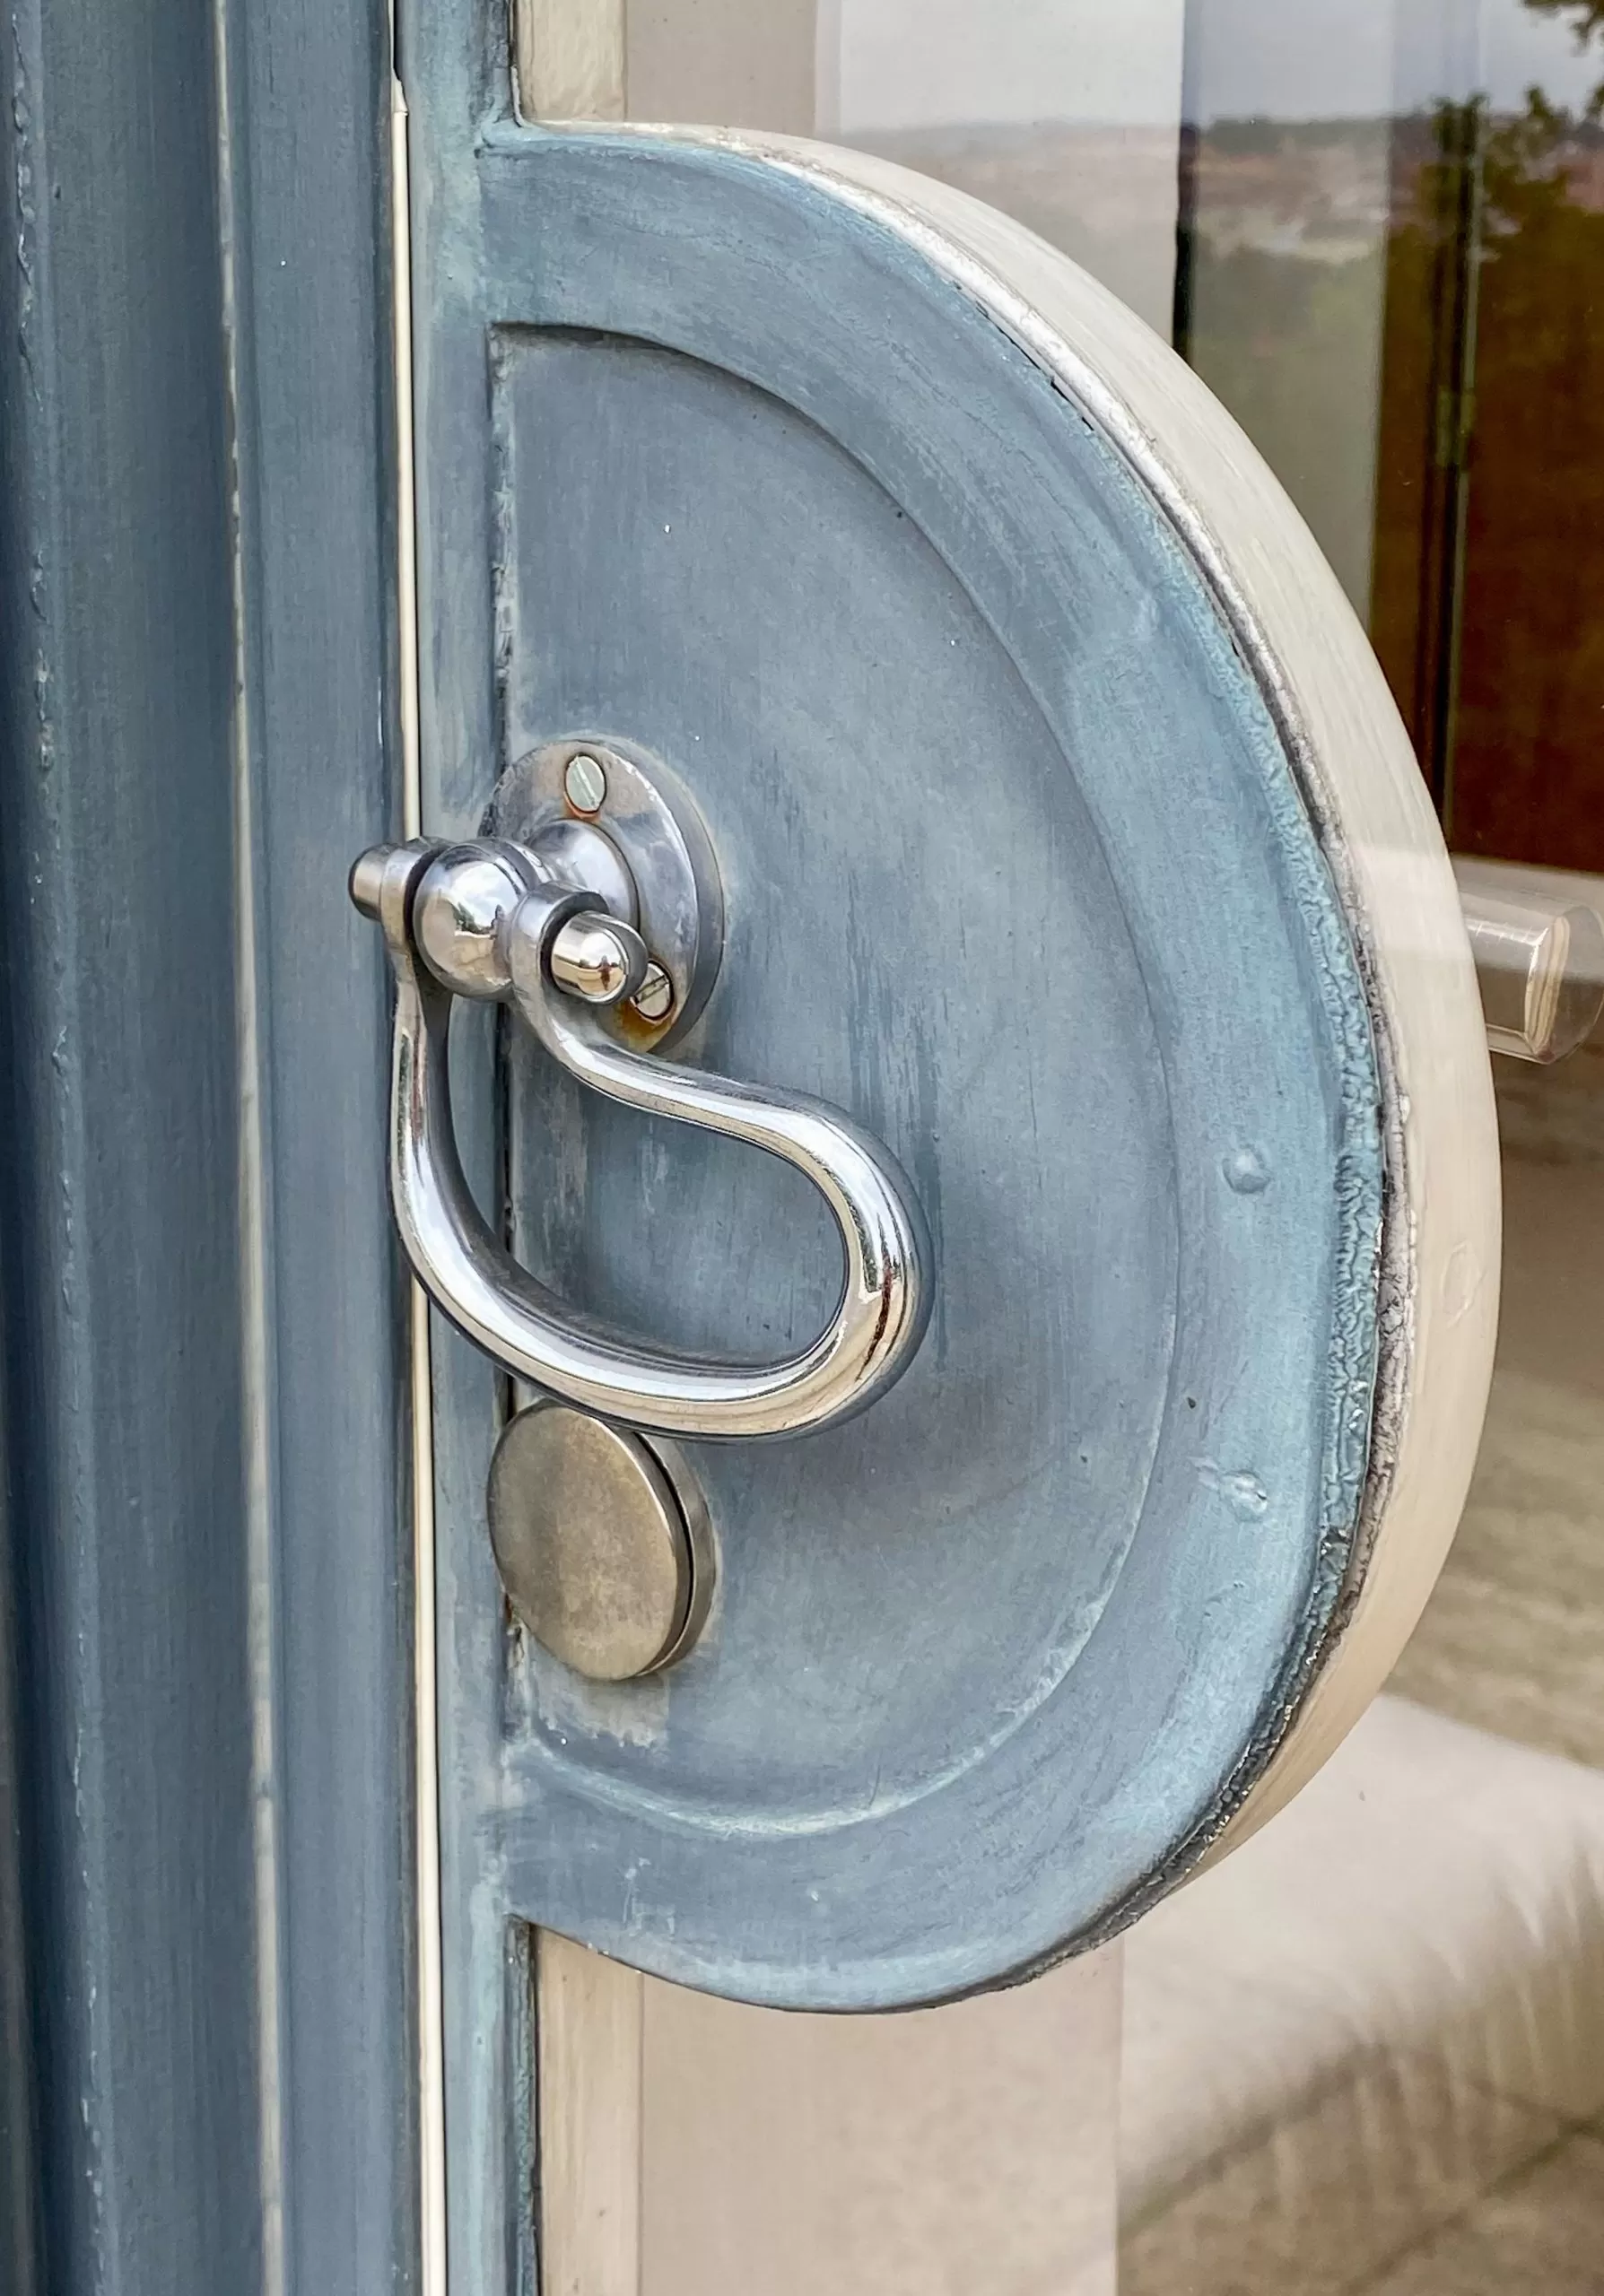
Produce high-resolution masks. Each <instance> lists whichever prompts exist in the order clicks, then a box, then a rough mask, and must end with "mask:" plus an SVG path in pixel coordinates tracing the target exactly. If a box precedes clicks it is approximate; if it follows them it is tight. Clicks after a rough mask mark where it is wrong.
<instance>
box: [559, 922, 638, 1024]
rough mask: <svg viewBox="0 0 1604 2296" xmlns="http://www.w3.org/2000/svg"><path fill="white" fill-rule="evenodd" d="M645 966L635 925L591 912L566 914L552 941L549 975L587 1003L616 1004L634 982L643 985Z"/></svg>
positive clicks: (568, 991) (566, 991)
mask: <svg viewBox="0 0 1604 2296" xmlns="http://www.w3.org/2000/svg"><path fill="white" fill-rule="evenodd" d="M645 967H646V948H645V944H644V943H643V942H642V941H641V935H639V934H638V933H637V932H636V931H635V929H634V927H633V926H630V925H622V924H620V922H619V921H618V919H617V918H615V917H604V916H602V915H600V914H598V913H597V912H596V911H594V910H592V911H588V912H587V913H586V914H585V915H584V916H581V917H571V918H569V920H568V922H567V923H566V924H565V925H563V926H561V927H560V928H559V930H558V933H557V937H556V939H555V940H554V942H553V943H552V953H551V968H552V978H553V979H554V981H555V982H556V984H557V987H559V988H561V989H562V990H563V991H564V993H565V994H566V995H567V996H578V997H580V998H581V999H582V1000H583V1002H584V1003H585V1004H587V1005H618V1004H621V1003H622V1002H623V999H624V998H625V997H626V996H628V995H629V993H630V990H631V988H632V987H633V986H634V984H635V983H636V982H637V981H640V982H641V983H644V981H645V979H646V977H647V976H646V970H645Z"/></svg>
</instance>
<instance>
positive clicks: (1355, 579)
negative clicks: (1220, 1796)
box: [1120, 0, 1604, 2296]
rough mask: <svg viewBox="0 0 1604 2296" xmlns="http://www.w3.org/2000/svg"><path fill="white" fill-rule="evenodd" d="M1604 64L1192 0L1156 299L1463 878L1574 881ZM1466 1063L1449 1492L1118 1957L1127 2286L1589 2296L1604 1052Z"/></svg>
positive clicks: (1511, 36) (1377, 11)
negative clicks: (1280, 488)
mask: <svg viewBox="0 0 1604 2296" xmlns="http://www.w3.org/2000/svg"><path fill="white" fill-rule="evenodd" d="M1601 83H1604V10H1600V8H1599V7H1598V6H1597V5H1596V4H1593V0H1575V4H1570V0H1525V4H1522V0H1487V4H1486V6H1485V7H1484V6H1483V5H1481V4H1479V0H1478V4H1474V5H1466V6H1459V5H1456V4H1453V0H1434V4H1430V5H1426V4H1407V5H1406V4H1397V5H1394V4H1390V0H1364V4H1358V0H1343V4H1340V5H1336V4H1333V5H1330V6H1327V5H1325V4H1324V0H1308V4H1304V5H1301V6H1299V7H1298V8H1296V9H1289V8H1287V7H1286V6H1285V5H1284V4H1278V0H1194V5H1193V8H1192V10H1191V15H1190V22H1189V30H1188V95H1189V107H1188V115H1187V126H1186V130H1185V141H1184V164H1183V170H1182V182H1183V198H1184V212H1183V232H1182V261H1181V283H1180V289H1179V291H1178V298H1177V308H1178V316H1179V318H1180V322H1181V343H1182V347H1183V348H1185V349H1186V350H1187V351H1188V352H1189V354H1190V356H1191V358H1192V359H1193V361H1194V362H1195V363H1196V364H1197V365H1198V367H1199V370H1201V371H1202V372H1203V373H1204V374H1205V375H1206V376H1207V378H1208V379H1209V381H1210V382H1211V383H1212V384H1213V385H1214V387H1216V389H1217V390H1219V391H1220V392H1221V393H1222V395H1223V396H1225V397H1226V398H1227V400H1228V401H1229V403H1230V404H1232V406H1233V407H1234V411H1235V412H1236V413H1237V414H1238V416H1239V418H1240V419H1241V420H1242V422H1244V424H1245V425H1246V427H1247V428H1248V429H1249V430H1250V431H1251V432H1252V433H1253V435H1254V436H1255V438H1256V439H1257V440H1258V442H1259V444H1260V446H1261V447H1262V448H1264V450H1265V451H1266V453H1267V454H1268V456H1269V457H1270V459H1271V460H1272V462H1274V464H1275V465H1276V466H1277V470H1278V471H1279V472H1280V474H1281V476H1282V477H1283V479H1284V480H1285V482H1286V484H1287V485H1288V487H1289V488H1290V490H1291V491H1293V493H1294V495H1295V498H1296V499H1297V500H1299V502H1300V504H1301V506H1302V508H1303V510H1304V512H1305V515H1306V516H1307V517H1309V518H1310V520H1311V523H1312V525H1313V526H1314V527H1315V530H1316V532H1317V533H1318V534H1319V535H1320V536H1321V540H1322V542H1323V543H1324V544H1325V545H1326V548H1327V550H1328V552H1329V554H1330V555H1331V556H1332V558H1333V560H1334V561H1335V563H1336V564H1337V566H1338V570H1339V572H1340V573H1341V575H1342V577H1343V579H1344V581H1345V583H1346V585H1347V589H1348V593H1349V596H1350V597H1352V599H1353V601H1354V603H1355V604H1356V607H1357V608H1358V610H1359V611H1360V613H1362V614H1364V615H1365V616H1366V617H1367V618H1368V621H1369V623H1370V627H1371V631H1372V634H1373V638H1374V639H1375V642H1376V645H1377V648H1378V650H1379V652H1380V653H1381V655H1382V660H1383V663H1384V665H1385V666H1386V668H1387V671H1388V673H1389V675H1390V678H1391V680H1392V683H1393V687H1394V691H1396V693H1397V695H1398V699H1399V704H1400V707H1401V708H1402V709H1403V710H1404V713H1405V716H1406V718H1407V720H1408V724H1409V726H1410V727H1411V730H1412V732H1413V733H1414V735H1415V739H1416V742H1417V749H1418V752H1419V755H1420V759H1421V763H1422V767H1423V770H1425V772H1426V773H1427V775H1428V777H1429V778H1430V779H1431V781H1432V784H1433V787H1434V789H1435V791H1436V794H1437V796H1438V799H1439V803H1440V804H1441V806H1442V809H1443V816H1444V822H1445V826H1446V827H1447V829H1448V831H1449V835H1450V839H1451V842H1452V843H1453V844H1454V845H1455V846H1456V847H1457V848H1460V849H1462V850H1464V851H1467V852H1469V853H1472V854H1475V855H1477V856H1480V857H1487V860H1486V868H1485V870H1480V871H1478V875H1477V880H1476V881H1477V883H1478V884H1481V885H1485V886H1487V887H1490V888H1491V889H1492V890H1493V891H1494V892H1495V893H1497V892H1498V891H1499V890H1500V889H1501V888H1502V889H1503V890H1504V891H1509V890H1510V889H1514V891H1516V892H1517V893H1518V891H1519V890H1520V888H1521V886H1523V885H1534V884H1535V885H1537V886H1539V887H1542V888H1545V889H1547V890H1551V891H1557V892H1560V893H1562V894H1563V895H1564V896H1565V898H1567V899H1570V900H1577V901H1580V902H1582V903H1583V904H1586V905H1588V906H1591V907H1592V908H1593V909H1598V908H1599V906H1600V902H1601V901H1604V879H1601V878H1599V877H1595V876H1590V875H1587V874H1578V873H1585V872H1588V871H1592V870H1597V869H1599V868H1600V865H1601V864H1604V831H1600V803H1599V798H1600V778H1601V777H1600V767H1601V764H1604V750H1601V746H1600V731H1601V730H1604V614H1601V613H1600V604H1599V600H1600V596H1604V584H1601V583H1600V571H1601V570H1600V563H1599V553H1600V550H1604V517H1601V516H1600V511H1601V509H1604V503H1601V501H1600V490H1601V489H1604V370H1601V368H1600V361H1601V360H1604V327H1601V326H1600V313H1601V312H1604V134H1601V133H1600V125H1599V119H1600V109H1604V103H1601V97H1600V91H1601ZM1515 864H1525V865H1529V866H1528V867H1527V868H1525V869H1524V870H1523V871H1522V870H1521V869H1517V868H1516V867H1515V866H1514V865H1515ZM1495 1072H1496V1074H1495V1081H1496V1084H1497V1089H1498V1098H1499V1109H1500V1120H1501V1126H1502V1133H1503V1141H1504V1190H1505V1199H1504V1201H1505V1248H1504V1309H1503V1318H1502V1324H1501V1332H1500V1343H1499V1352H1498V1362H1497V1370H1496V1374H1495V1385H1494V1392H1493V1398H1492V1405H1491V1411H1490V1413H1489V1418H1488V1422H1487V1427H1486V1436H1485V1439H1484V1442H1483V1447H1482V1453H1481V1458H1480V1462H1479V1465H1478V1473H1477V1477H1476V1481H1475V1483H1474V1486H1473V1489H1472V1492H1471V1496H1470V1500H1469V1506H1468V1509H1467V1511H1466V1515H1465V1518H1464V1522H1463V1525H1462V1527H1461V1530H1460V1536H1459V1539H1458V1541H1457V1543H1456V1545H1455V1547H1454V1549H1453V1552H1452V1553H1451V1557H1450V1559H1449V1562H1448V1566H1447V1570H1446V1571H1445V1573H1444V1576H1443V1580H1442V1582H1441V1584H1440V1586H1439V1587H1438V1589H1437V1592H1436V1594H1435V1596H1434V1598H1433V1600H1432V1602H1431V1604H1430V1605H1429V1607H1428V1609H1427V1611H1426V1613H1425V1617H1424V1618H1423V1620H1422V1622H1421V1623H1420V1626H1419V1628H1418V1630H1417V1633H1416V1636H1415V1638H1414V1640H1413V1642H1412V1643H1411V1645H1410V1647H1409V1648H1408V1651H1407V1652H1406V1654H1405V1656H1404V1658H1403V1660H1402V1662H1401V1663H1400V1665H1399V1668H1398V1670H1397V1672H1396V1674H1395V1675H1394V1678H1393V1681H1392V1683H1391V1684H1390V1689H1389V1692H1388V1694H1387V1695H1386V1696H1385V1697H1384V1698H1383V1699H1382V1700H1381V1702H1380V1703H1379V1704H1378V1705H1377V1706H1376V1708H1375V1709H1373V1711H1372V1713H1371V1714H1370V1715H1369V1716H1368V1717H1367V1718H1365V1720H1364V1722H1363V1723H1362V1724H1361V1726H1360V1727H1359V1728H1358V1729H1357V1730H1356V1732H1355V1733H1354V1735H1353V1736H1352V1737H1351V1739H1350V1740H1349V1741H1348V1743H1347V1745H1346V1746H1345V1747H1344V1748H1343V1749H1342V1751H1341V1752H1340V1753H1339V1755H1338V1757H1337V1759H1336V1760H1335V1761H1333V1762H1332V1764H1331V1765H1330V1767H1329V1769H1328V1770H1326V1771H1325V1772H1324V1774H1323V1775H1322V1776H1321V1778H1319V1779H1317V1780H1316V1781H1315V1782H1314V1784H1313V1785H1312V1786H1311V1787H1309V1788H1308V1789H1307V1790H1306V1791H1305V1793H1304V1794H1303V1796H1301V1797H1300V1799H1299V1800H1298V1801H1297V1802H1296V1803H1295V1805H1293V1806H1292V1807H1291V1808H1290V1809H1289V1810H1288V1811H1286V1813H1284V1814H1283V1815H1282V1816H1281V1817H1279V1818H1278V1819H1277V1820H1275V1821H1274V1822H1272V1823H1271V1824H1270V1825H1269V1827H1268V1828H1267V1830H1266V1831H1265V1832H1264V1833H1263V1834H1262V1835H1260V1837H1259V1838H1258V1839H1255V1840H1253V1841H1251V1842H1250V1843H1249V1844H1248V1845H1247V1846H1246V1848H1243V1849H1242V1850H1241V1851H1240V1852H1239V1853H1238V1854H1237V1855H1236V1856H1235V1857H1233V1858H1231V1859H1230V1860H1229V1861H1228V1862H1226V1863H1225V1865H1222V1866H1221V1867H1220V1868H1219V1869H1218V1870H1217V1871H1215V1872H1212V1873H1209V1874H1205V1875H1204V1876H1203V1877H1202V1878H1201V1879H1200V1880H1199V1881H1198V1882H1196V1883H1193V1884H1192V1885H1191V1886H1190V1888H1188V1889H1187V1890H1185V1891H1184V1892H1181V1895H1180V1896H1179V1897H1177V1898H1175V1899H1173V1900H1171V1901H1170V1902H1169V1903H1168V1904H1167V1905H1165V1906H1164V1907H1163V1908H1161V1909H1159V1910H1158V1912H1157V1913H1155V1915H1154V1916H1153V1917H1152V1918H1150V1919H1149V1920H1147V1921H1146V1922H1145V1923H1143V1924H1142V1925H1141V1926H1139V1927H1138V1929H1137V1930H1136V1931H1135V1933H1134V1934H1133V1935H1132V1936H1131V1937H1130V1939H1129V1942H1128V1946H1127V1970H1128V1984H1127V1995H1126V2055H1125V2081H1124V2090H1123V2098H1122V2126H1121V2213H1122V2219H1123V2226H1124V2231H1123V2241H1122V2252H1121V2274H1120V2287H1121V2290H1122V2291H1123V2292H1125V2296H1227V2292H1229V2296H1259V2292H1260V2291H1262V2292H1264V2296H1314V2292H1317V2291H1318V2292H1326V2291H1333V2292H1334V2291H1338V2290H1355V2291H1358V2290H1364V2291H1365V2292H1373V2296H1460V2292H1481V2291H1488V2292H1491V2291H1497V2292H1499V2296H1527V2292H1532V2296H1536V2292H1539V2291H1540V2292H1542V2296H1582V2292H1583V2291H1589V2292H1591V2291H1596V2290H1598V2289H1599V2288H1600V2287H1604V1323H1601V1322H1600V1315H1599V1312H1598V1301H1599V1299H1600V1283H1601V1280H1604V1120H1601V1119H1604V1039H1601V1038H1600V1034H1599V1032H1598V1031H1594V1034H1593V1037H1592V1039H1591V1040H1590V1042H1589V1043H1588V1044H1586V1045H1585V1046H1584V1047H1583V1048H1582V1050H1581V1051H1579V1052H1577V1053H1575V1054H1573V1056H1572V1057H1570V1058H1569V1059H1568V1060H1566V1061H1564V1062H1562V1063H1560V1064H1558V1065H1555V1066H1553V1067H1546V1068H1545V1067H1536V1066H1531V1065H1526V1064H1523V1063H1519V1062H1515V1061H1511V1060H1504V1059H1499V1060H1497V1061H1495Z"/></svg>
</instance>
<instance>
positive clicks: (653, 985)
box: [635, 960, 674, 1021]
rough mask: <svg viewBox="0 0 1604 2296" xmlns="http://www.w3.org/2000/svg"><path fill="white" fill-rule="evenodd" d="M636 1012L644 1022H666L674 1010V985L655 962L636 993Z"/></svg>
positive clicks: (650, 966)
mask: <svg viewBox="0 0 1604 2296" xmlns="http://www.w3.org/2000/svg"><path fill="white" fill-rule="evenodd" d="M635 1010H636V1012H637V1013H640V1015H641V1019H642V1020H643V1021H666V1020H667V1018H668V1015H669V1013H672V1012H673V1010H674V983H673V982H672V981H671V980H670V979H669V978H668V976H667V973H666V972H665V971H664V970H663V968H662V966H661V965H660V964H658V963H657V962H656V961H655V960H654V961H652V962H651V963H650V964H649V965H648V966H647V968H646V978H645V979H644V980H643V981H642V982H641V986H640V987H639V988H638V989H637V990H636V991H635Z"/></svg>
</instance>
